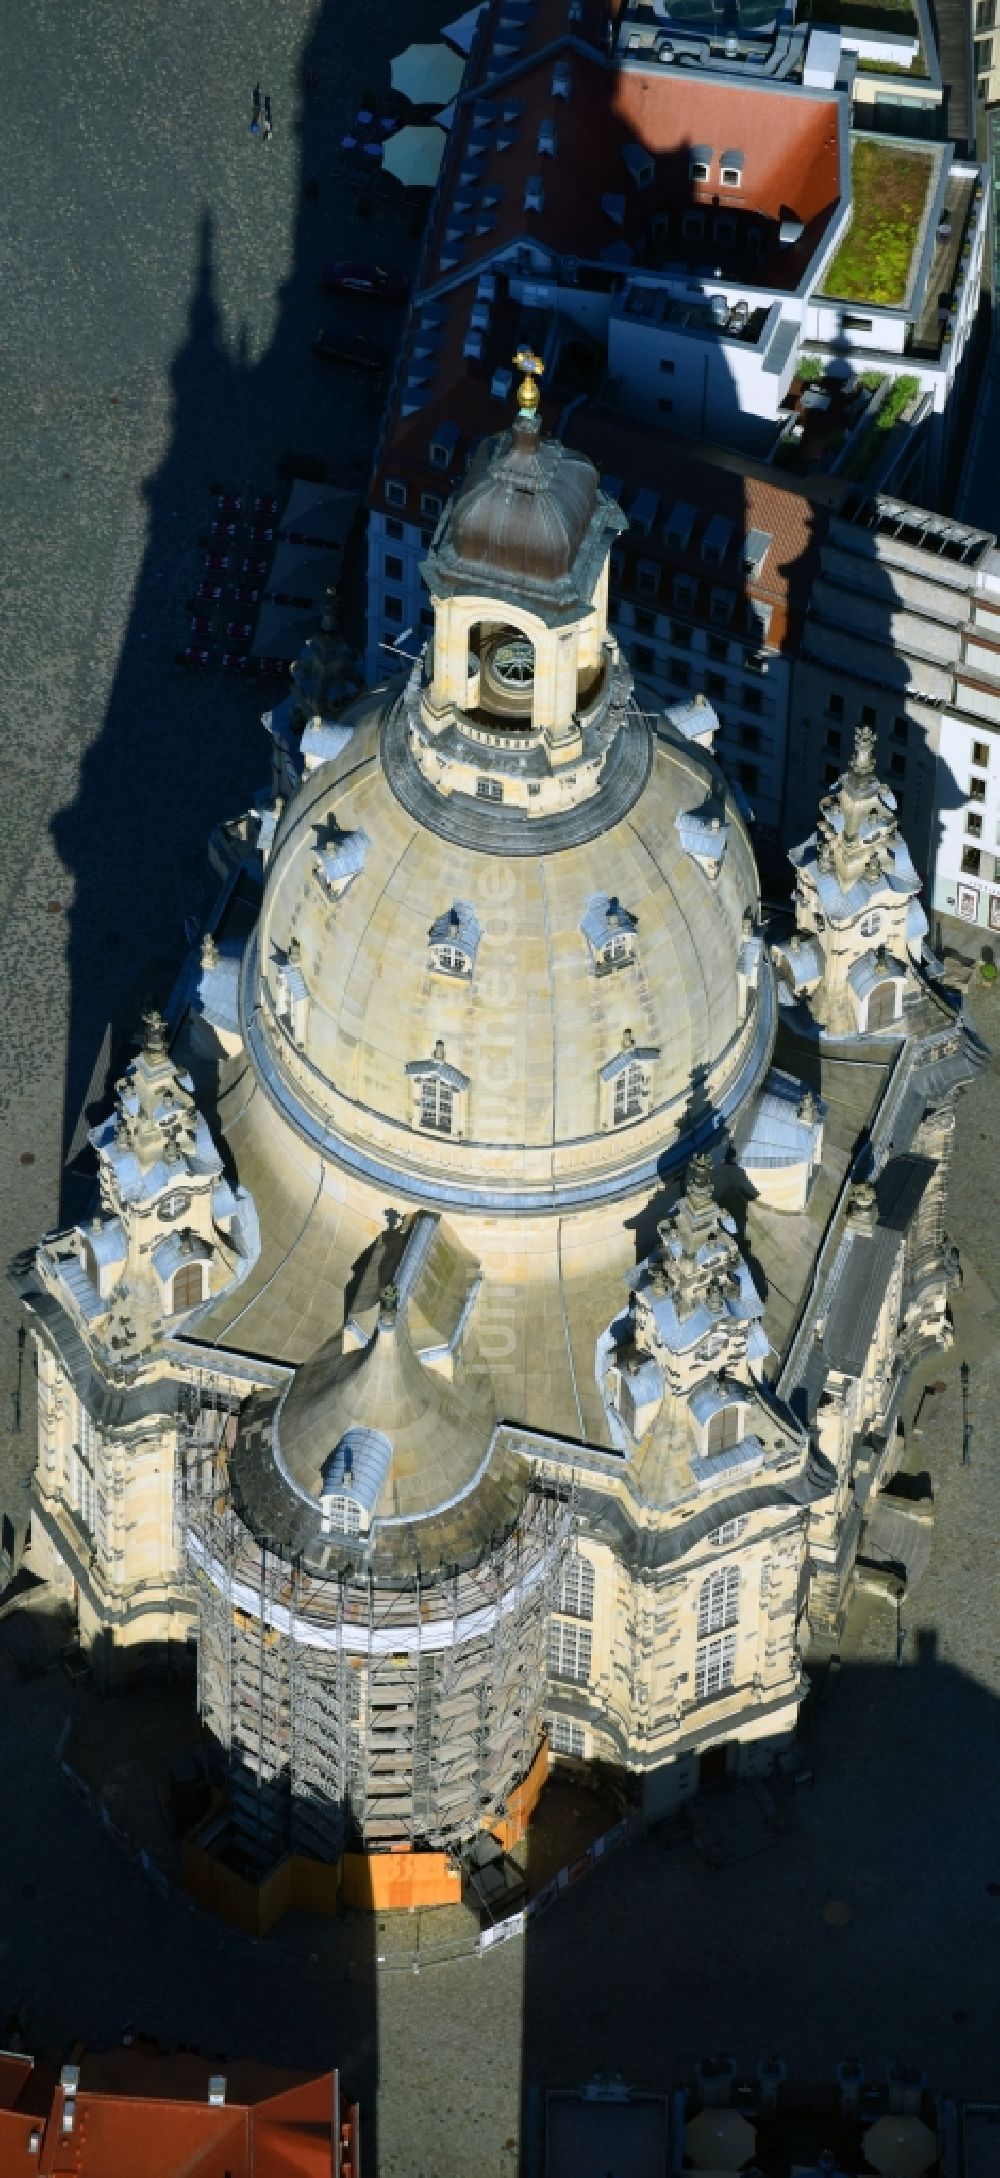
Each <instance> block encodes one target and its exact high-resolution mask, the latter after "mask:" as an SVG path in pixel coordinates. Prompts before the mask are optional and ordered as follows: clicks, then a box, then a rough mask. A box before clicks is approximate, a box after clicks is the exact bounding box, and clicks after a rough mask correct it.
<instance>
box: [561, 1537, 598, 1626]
mask: <svg viewBox="0 0 1000 2178" xmlns="http://www.w3.org/2000/svg"><path fill="white" fill-rule="evenodd" d="M559 1609H560V1611H565V1612H566V1613H567V1616H568V1617H570V1618H593V1616H594V1568H593V1566H592V1565H591V1562H590V1559H589V1558H585V1557H584V1556H583V1554H582V1552H581V1551H578V1550H575V1551H574V1552H573V1554H572V1556H571V1557H569V1558H567V1560H566V1563H565V1565H564V1566H563V1569H562V1580H561V1582H560V1586H559Z"/></svg>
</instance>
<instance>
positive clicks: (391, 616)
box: [382, 596, 403, 621]
mask: <svg viewBox="0 0 1000 2178" xmlns="http://www.w3.org/2000/svg"><path fill="white" fill-rule="evenodd" d="M382 611H383V613H384V614H385V617H386V619H387V620H398V621H401V620H402V618H403V600H402V598H401V597H392V596H389V597H387V598H386V599H385V601H384V603H383V606H382Z"/></svg>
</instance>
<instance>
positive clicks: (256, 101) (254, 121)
mask: <svg viewBox="0 0 1000 2178" xmlns="http://www.w3.org/2000/svg"><path fill="white" fill-rule="evenodd" d="M250 134H251V136H259V135H260V84H259V83H255V84H254V87H253V113H252V114H251V117H250Z"/></svg>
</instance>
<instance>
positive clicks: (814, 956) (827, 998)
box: [774, 726, 927, 1037]
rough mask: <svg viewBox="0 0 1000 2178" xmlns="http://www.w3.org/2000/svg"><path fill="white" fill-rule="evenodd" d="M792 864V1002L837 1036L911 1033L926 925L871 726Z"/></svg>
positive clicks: (788, 971) (788, 984) (786, 944)
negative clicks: (911, 1003) (908, 1016)
mask: <svg viewBox="0 0 1000 2178" xmlns="http://www.w3.org/2000/svg"><path fill="white" fill-rule="evenodd" d="M790 859H791V862H792V866H793V868H794V870H795V873H796V885H795V928H794V931H793V932H792V935H791V937H790V938H788V939H787V940H784V941H783V942H782V943H780V944H778V945H776V946H775V948H774V951H775V958H776V961H777V964H778V968H779V973H780V976H781V982H782V985H783V989H784V993H785V996H786V1000H787V1001H788V1002H789V1003H792V1002H794V1001H795V1000H800V1001H801V1002H802V1003H803V1004H804V1005H805V1007H806V1009H807V1011H808V1013H809V1015H810V1016H811V1018H812V1020H813V1021H814V1022H815V1023H816V1025H817V1027H819V1028H820V1029H821V1030H822V1031H823V1032H824V1033H825V1034H827V1035H830V1036H837V1037H843V1036H870V1035H875V1034H881V1035H883V1036H884V1035H902V1034H904V1033H905V1026H906V1022H905V1011H904V1009H905V1005H906V1002H907V999H908V998H909V997H911V996H912V995H914V994H915V992H916V989H917V985H918V973H919V964H920V959H921V953H922V948H923V941H924V938H925V936H926V933H927V917H926V915H925V914H924V911H923V908H922V907H921V905H920V902H919V899H918V894H919V891H920V879H919V877H918V875H917V872H916V870H915V868H914V866H913V862H912V860H911V857H910V852H909V849H908V847H907V846H906V843H905V841H904V840H903V838H902V836H901V834H900V830H899V823H898V818H897V813H896V801H895V796H894V795H893V794H892V792H891V791H890V789H889V788H888V787H887V786H885V785H884V784H883V782H882V781H881V780H880V779H879V777H878V775H877V772H876V768H875V736H874V734H873V732H872V731H871V728H870V727H867V726H859V727H858V730H857V733H856V735H855V741H854V753H853V756H852V759H851V763H850V765H849V767H848V769H847V770H846V771H845V772H844V773H843V774H842V776H841V778H840V779H838V780H837V781H836V783H835V784H834V785H833V786H832V787H831V789H830V792H829V793H828V794H827V795H825V796H824V798H823V801H822V802H821V804H820V813H819V821H818V823H817V827H816V830H815V832H813V833H811V834H810V837H809V838H808V839H807V840H805V841H804V842H803V844H802V846H800V847H796V848H793V849H792V852H791V857H790Z"/></svg>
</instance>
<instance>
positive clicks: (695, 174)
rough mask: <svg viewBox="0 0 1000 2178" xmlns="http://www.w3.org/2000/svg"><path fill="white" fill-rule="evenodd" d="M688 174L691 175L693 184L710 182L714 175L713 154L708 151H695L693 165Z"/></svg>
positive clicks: (692, 155) (692, 156)
mask: <svg viewBox="0 0 1000 2178" xmlns="http://www.w3.org/2000/svg"><path fill="white" fill-rule="evenodd" d="M688 172H689V173H690V176H691V180H692V181H693V182H707V181H709V180H710V179H711V174H712V155H711V153H710V152H708V151H705V152H703V151H701V150H700V149H699V150H698V151H693V152H692V154H691V164H690V167H689V168H688Z"/></svg>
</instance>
